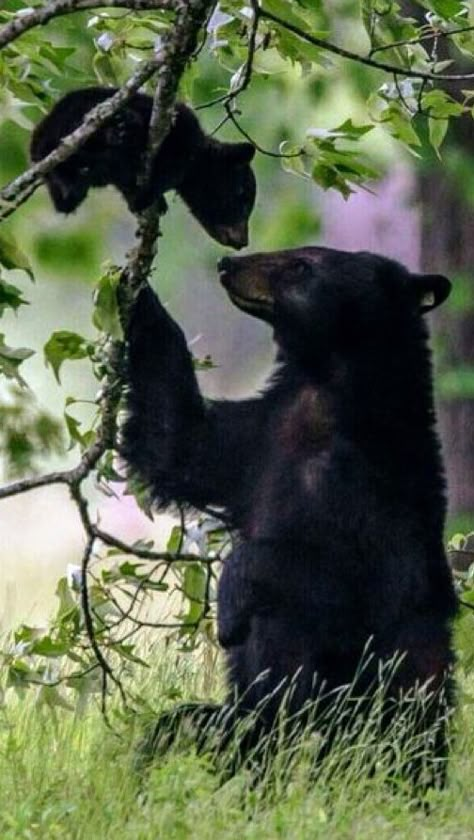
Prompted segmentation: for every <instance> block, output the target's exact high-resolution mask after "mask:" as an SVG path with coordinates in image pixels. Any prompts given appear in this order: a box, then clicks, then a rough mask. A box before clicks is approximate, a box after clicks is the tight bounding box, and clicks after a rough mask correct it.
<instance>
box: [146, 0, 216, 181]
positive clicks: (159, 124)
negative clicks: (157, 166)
mask: <svg viewBox="0 0 474 840" xmlns="http://www.w3.org/2000/svg"><path fill="white" fill-rule="evenodd" d="M216 1H217V0H211V2H209V0H194V3H193V2H189V4H186V5H185V4H182V5H181V8H180V9H178V11H177V15H176V24H175V26H174V28H173V29H172V30H170V31H169V32H167V33H166V35H165V36H164V38H163V42H162V47H161V50H160V53H161V63H162V70H161V72H160V74H159V78H158V83H157V86H156V89H155V95H154V98H153V108H152V112H151V119H150V128H149V133H148V149H147V153H146V157H145V163H144V166H143V178H144V180H145V181H146V180H147V179H148V178H149V177H150V174H151V168H152V164H153V160H154V158H155V155H156V153H157V152H158V149H159V148H160V146H161V144H162V142H163V140H164V138H165V137H166V135H167V134H168V132H169V130H170V128H171V124H172V120H173V108H174V103H175V101H176V96H177V93H178V86H179V82H180V80H181V76H182V75H183V72H184V70H185V67H186V64H187V63H188V61H189V60H190V59H192V57H193V55H194V53H195V50H196V47H197V42H198V35H199V32H200V30H201V28H202V26H203V25H204V24H205V23H206V21H207V19H208V17H209V15H210V14H211V13H212V12H213V10H214V7H215V5H216Z"/></svg>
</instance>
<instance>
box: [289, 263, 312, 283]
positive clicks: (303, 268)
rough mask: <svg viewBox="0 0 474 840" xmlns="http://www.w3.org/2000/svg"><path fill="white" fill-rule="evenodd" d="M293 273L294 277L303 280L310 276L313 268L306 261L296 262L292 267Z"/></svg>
mask: <svg viewBox="0 0 474 840" xmlns="http://www.w3.org/2000/svg"><path fill="white" fill-rule="evenodd" d="M291 273H292V275H293V277H295V278H298V279H302V278H303V277H308V276H309V275H310V273H311V267H310V266H309V264H308V263H307V262H306V260H296V261H295V262H294V264H293V266H292V269H291Z"/></svg>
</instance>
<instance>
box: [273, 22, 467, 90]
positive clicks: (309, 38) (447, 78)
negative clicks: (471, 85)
mask: <svg viewBox="0 0 474 840" xmlns="http://www.w3.org/2000/svg"><path fill="white" fill-rule="evenodd" d="M260 18H261V19H262V20H268V21H271V22H272V23H276V24H277V25H278V26H281V27H282V28H283V29H286V30H287V31H288V32H291V33H292V34H293V35H297V36H298V38H302V39H303V41H306V42H307V43H308V44H312V45H313V46H314V47H319V49H321V50H323V51H325V52H329V53H332V54H333V55H338V56H340V57H341V58H346V59H347V60H348V61H354V62H357V63H358V64H363V65H365V66H366V67H372V68H373V69H374V70H383V71H384V72H385V73H390V74H396V75H397V76H406V77H407V78H411V79H419V80H421V81H423V80H424V81H432V82H465V81H469V80H471V79H474V73H452V74H442V73H431V72H427V71H423V70H415V69H413V68H411V67H400V66H397V65H396V64H390V63H388V62H384V61H377V60H375V59H373V58H371V54H373V51H372V53H370V54H369V55H362V54H361V53H355V52H352V51H351V50H347V49H345V48H344V47H340V46H338V45H337V44H333V43H332V42H331V41H327V40H326V39H325V38H318V37H317V36H316V35H312V34H311V33H310V32H306V31H305V30H304V29H301V27H299V26H297V25H296V24H294V23H292V22H291V21H288V20H284V19H283V18H281V17H280V16H279V15H276V14H273V12H270V11H268V10H267V9H262V8H260Z"/></svg>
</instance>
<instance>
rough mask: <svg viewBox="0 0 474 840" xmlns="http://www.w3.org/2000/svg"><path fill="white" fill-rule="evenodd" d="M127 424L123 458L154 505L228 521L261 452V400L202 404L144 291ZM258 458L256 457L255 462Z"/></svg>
mask: <svg viewBox="0 0 474 840" xmlns="http://www.w3.org/2000/svg"><path fill="white" fill-rule="evenodd" d="M127 338H128V354H129V361H128V382H129V392H128V397H127V408H128V418H127V421H126V423H125V424H124V428H123V445H122V452H123V454H124V456H125V459H126V461H127V462H128V464H129V466H130V468H131V471H132V473H133V474H135V475H136V476H137V477H139V478H140V479H141V480H142V481H144V482H145V484H146V485H147V486H148V487H149V488H150V489H151V492H152V495H153V499H154V500H155V502H156V503H157V504H158V505H161V506H166V505H168V504H170V503H171V502H177V503H188V504H190V505H192V506H194V507H197V508H205V507H206V506H208V505H218V506H222V507H224V508H226V509H227V511H228V512H229V515H230V518H231V519H233V518H234V516H238V514H239V511H238V510H237V509H236V506H237V504H238V501H237V500H239V499H241V498H242V495H243V493H242V487H243V484H244V482H246V481H248V480H249V469H248V468H249V466H250V465H251V464H252V460H253V459H252V453H254V452H255V453H258V451H259V437H258V436H259V429H260V428H261V427H262V418H261V414H262V411H263V407H262V401H261V400H259V399H255V400H242V401H240V402H217V401H212V400H205V399H204V398H203V396H202V394H201V392H200V390H199V386H198V383H197V380H196V376H195V373H194V368H193V362H192V358H191V354H190V353H189V350H188V348H187V345H186V339H185V337H184V335H183V332H182V330H181V329H180V327H179V326H178V325H177V324H176V323H175V321H173V319H172V318H171V317H170V315H169V314H168V313H167V312H166V310H165V308H164V307H163V306H162V304H161V302H160V301H159V299H158V297H157V296H156V295H155V293H154V292H153V291H152V290H151V289H150V288H148V287H147V288H145V289H143V290H142V291H141V292H140V294H139V296H138V298H137V301H136V303H135V305H134V308H133V312H132V317H131V320H130V324H129V328H128V333H127ZM257 457H258V456H257Z"/></svg>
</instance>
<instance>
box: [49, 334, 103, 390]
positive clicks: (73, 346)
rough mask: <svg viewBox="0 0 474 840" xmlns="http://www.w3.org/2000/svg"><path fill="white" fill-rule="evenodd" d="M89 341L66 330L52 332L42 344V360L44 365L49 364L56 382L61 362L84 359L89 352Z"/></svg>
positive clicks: (58, 380)
mask: <svg viewBox="0 0 474 840" xmlns="http://www.w3.org/2000/svg"><path fill="white" fill-rule="evenodd" d="M91 346H92V345H91V342H90V341H87V340H86V339H85V338H83V336H82V335H78V334H77V333H74V332H69V331H68V330H58V331H57V332H54V333H53V334H52V335H51V337H50V338H49V339H48V341H47V342H46V344H45V345H44V360H45V364H46V366H48V365H51V367H52V368H53V372H54V375H55V377H56V380H57V382H58V383H60V382H61V380H60V378H59V371H60V369H61V365H62V364H63V362H65V361H66V359H67V360H69V361H72V360H75V359H85V358H86V357H87V356H88V355H89V352H90V349H91Z"/></svg>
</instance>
